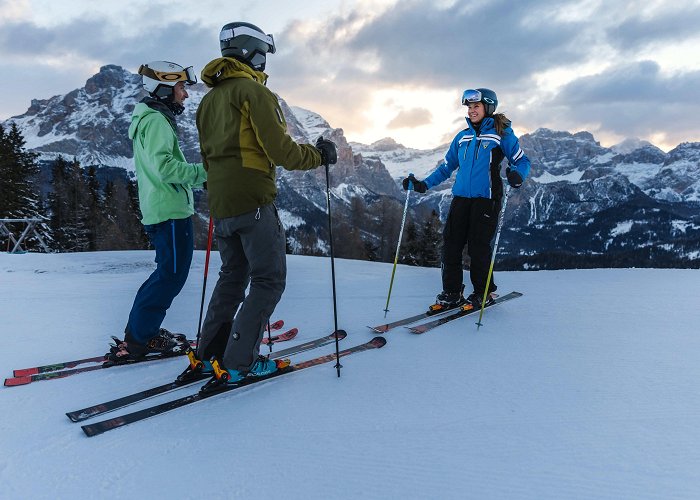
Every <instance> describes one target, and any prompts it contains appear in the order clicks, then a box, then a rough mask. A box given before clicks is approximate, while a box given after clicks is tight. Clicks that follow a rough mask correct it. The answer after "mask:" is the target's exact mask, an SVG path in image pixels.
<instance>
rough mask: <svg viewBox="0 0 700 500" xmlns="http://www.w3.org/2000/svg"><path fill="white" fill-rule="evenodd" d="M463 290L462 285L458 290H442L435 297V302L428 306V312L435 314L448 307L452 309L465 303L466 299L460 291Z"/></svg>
mask: <svg viewBox="0 0 700 500" xmlns="http://www.w3.org/2000/svg"><path fill="white" fill-rule="evenodd" d="M463 291H464V285H462V289H461V290H460V291H459V292H446V291H442V292H440V293H439V294H438V296H437V297H436V298H435V304H433V305H432V306H430V307H429V308H428V314H437V313H440V312H442V311H447V310H448V309H454V308H456V307H459V306H461V305H462V304H464V303H466V299H465V298H464V295H463V294H462V292H463Z"/></svg>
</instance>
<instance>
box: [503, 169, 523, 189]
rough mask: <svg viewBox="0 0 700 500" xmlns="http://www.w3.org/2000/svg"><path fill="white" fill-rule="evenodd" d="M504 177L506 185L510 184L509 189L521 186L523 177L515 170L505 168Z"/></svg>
mask: <svg viewBox="0 0 700 500" xmlns="http://www.w3.org/2000/svg"><path fill="white" fill-rule="evenodd" d="M506 177H507V178H508V184H510V187H513V188H519V187H520V186H522V185H523V177H522V176H521V175H520V174H519V173H518V171H517V170H511V168H510V167H506Z"/></svg>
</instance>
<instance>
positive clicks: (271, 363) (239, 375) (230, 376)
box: [200, 356, 290, 393]
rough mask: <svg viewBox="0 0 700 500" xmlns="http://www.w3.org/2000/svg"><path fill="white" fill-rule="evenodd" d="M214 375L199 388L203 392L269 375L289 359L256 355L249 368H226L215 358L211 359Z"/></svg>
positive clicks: (284, 364) (285, 364) (284, 366)
mask: <svg viewBox="0 0 700 500" xmlns="http://www.w3.org/2000/svg"><path fill="white" fill-rule="evenodd" d="M211 365H212V368H213V370H214V376H213V377H212V379H211V380H210V381H209V382H207V383H206V384H204V386H203V387H202V388H201V389H200V391H201V392H203V393H209V392H216V391H219V390H221V389H223V388H225V387H227V386H231V385H234V386H235V385H238V384H239V383H240V382H242V381H243V380H245V379H253V378H265V377H269V376H270V375H272V374H273V373H275V372H276V371H277V370H281V369H283V368H286V367H288V366H289V365H290V362H289V359H275V360H272V359H267V358H266V357H265V356H258V359H257V360H256V361H255V363H253V366H252V367H251V368H250V370H248V371H247V372H246V371H240V370H227V369H226V368H225V367H224V366H223V365H222V364H221V363H219V361H218V360H217V359H212V362H211Z"/></svg>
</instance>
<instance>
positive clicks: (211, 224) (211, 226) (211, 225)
mask: <svg viewBox="0 0 700 500" xmlns="http://www.w3.org/2000/svg"><path fill="white" fill-rule="evenodd" d="M213 233H214V219H212V217H211V215H210V216H209V235H208V237H207V256H206V258H205V259H204V284H203V285H202V303H201V304H200V305H199V325H198V326H197V347H199V340H200V337H201V336H202V315H203V313H204V295H205V294H206V291H207V274H209V255H210V254H211V240H212V234H213Z"/></svg>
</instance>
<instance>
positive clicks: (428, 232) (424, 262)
mask: <svg viewBox="0 0 700 500" xmlns="http://www.w3.org/2000/svg"><path fill="white" fill-rule="evenodd" d="M421 240H422V242H423V245H422V249H421V258H420V264H419V265H421V266H423V267H437V266H439V265H440V261H441V258H440V253H441V250H442V223H441V222H440V216H439V215H438V213H437V212H436V211H435V210H433V211H432V212H431V213H430V216H429V217H428V219H427V220H426V221H425V222H424V223H423V231H422V234H421Z"/></svg>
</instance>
